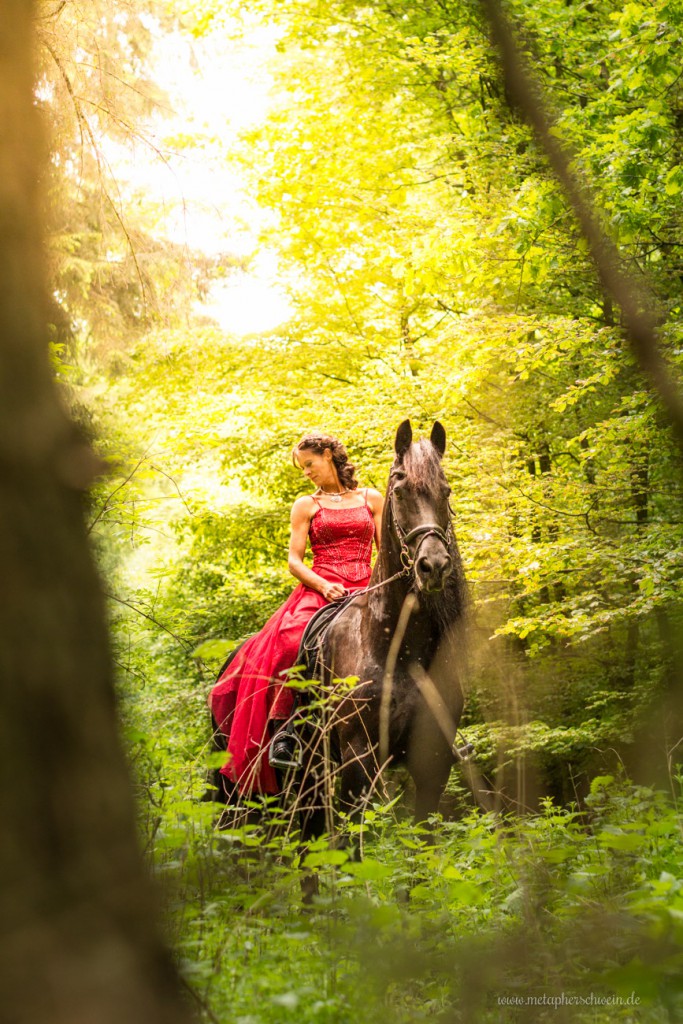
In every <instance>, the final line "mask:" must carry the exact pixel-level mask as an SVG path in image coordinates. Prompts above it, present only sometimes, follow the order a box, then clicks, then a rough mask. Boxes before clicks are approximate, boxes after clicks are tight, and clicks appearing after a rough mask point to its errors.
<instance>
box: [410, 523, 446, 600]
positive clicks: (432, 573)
mask: <svg viewBox="0 0 683 1024" xmlns="http://www.w3.org/2000/svg"><path fill="white" fill-rule="evenodd" d="M452 568H453V563H452V560H451V556H450V555H449V554H448V552H447V551H446V549H445V548H444V546H443V544H442V543H441V542H440V541H439V540H437V539H436V538H434V539H432V538H431V537H428V538H427V540H426V541H425V542H424V543H423V544H422V546H421V548H420V551H419V554H418V557H417V559H416V561H415V579H416V580H417V585H418V586H419V587H420V589H421V590H424V591H426V592H427V593H428V594H429V593H432V592H435V591H439V590H443V587H444V583H445V582H446V579H447V578H448V576H449V575H450V572H451V569H452Z"/></svg>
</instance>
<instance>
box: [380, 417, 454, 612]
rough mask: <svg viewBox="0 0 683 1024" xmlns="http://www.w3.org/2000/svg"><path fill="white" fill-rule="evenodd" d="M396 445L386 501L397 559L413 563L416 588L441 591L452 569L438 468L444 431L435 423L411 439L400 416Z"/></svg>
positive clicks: (448, 522)
mask: <svg viewBox="0 0 683 1024" xmlns="http://www.w3.org/2000/svg"><path fill="white" fill-rule="evenodd" d="M395 449H396V458H395V460H394V464H393V466H392V468H391V474H390V476H389V495H388V503H389V516H390V521H391V523H392V524H393V528H394V530H395V531H396V539H397V541H398V544H399V546H400V549H401V561H402V562H403V564H404V565H412V567H413V570H414V573H415V582H416V585H417V587H418V588H419V589H420V590H424V591H425V592H427V593H432V592H436V591H440V590H442V589H443V586H444V583H445V581H446V578H447V577H448V575H449V573H450V572H451V569H452V567H453V560H452V557H451V545H452V544H453V532H452V529H451V516H450V510H449V507H448V495H449V494H450V488H449V486H448V484H447V482H446V477H445V476H444V472H443V468H442V466H441V457H442V455H443V453H444V451H445V450H446V431H445V430H444V428H443V427H442V426H441V424H440V423H438V422H437V423H435V424H434V426H433V428H432V433H431V437H430V439H429V441H427V440H424V439H423V440H421V441H416V442H413V431H412V428H411V426H410V420H404V421H403V423H402V424H401V425H400V427H399V428H398V430H397V432H396V441H395Z"/></svg>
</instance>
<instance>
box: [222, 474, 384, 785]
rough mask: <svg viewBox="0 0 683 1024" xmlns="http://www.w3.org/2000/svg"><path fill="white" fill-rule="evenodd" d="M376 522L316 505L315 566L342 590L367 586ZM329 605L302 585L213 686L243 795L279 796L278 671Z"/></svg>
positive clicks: (289, 700) (282, 712)
mask: <svg viewBox="0 0 683 1024" xmlns="http://www.w3.org/2000/svg"><path fill="white" fill-rule="evenodd" d="M374 535H375V524H374V520H373V517H372V510H371V509H370V508H369V506H368V504H367V494H366V500H365V504H364V505H356V506H353V507H352V508H325V507H324V506H322V505H320V503H318V509H317V511H316V512H315V513H314V515H313V518H312V519H311V525H310V530H309V537H310V540H311V547H312V549H313V565H312V568H313V570H314V572H316V573H317V574H318V575H319V576H322V577H323V578H324V579H326V580H329V581H330V582H331V583H341V584H342V585H343V586H344V587H346V589H347V590H358V589H359V588H361V587H365V586H367V584H368V582H369V579H370V571H371V566H370V556H371V553H372V541H373V537H374ZM325 604H328V602H327V601H326V600H325V598H324V597H323V596H322V594H320V593H318V591H317V590H312V589H311V588H310V587H307V586H305V585H304V584H303V583H299V585H298V586H297V587H296V588H295V589H294V590H293V591H292V593H291V594H290V595H289V597H288V598H287V600H286V601H285V603H284V604H283V605H281V606H280V608H278V610H277V611H276V612H275V613H274V615H272V616H271V617H270V618H269V619H268V621H267V622H266V624H265V626H264V627H263V629H261V630H260V632H258V633H256V635H255V636H252V637H251V638H250V639H249V640H247V642H246V643H245V644H244V646H243V647H241V648H240V650H239V652H238V653H237V655H236V656H235V658H234V659H233V660H232V661H231V663H230V664H229V665H228V667H227V668H226V669H225V671H224V672H223V674H222V675H221V676H220V677H219V679H218V681H217V683H216V685H215V686H214V688H213V690H212V691H211V695H210V697H209V704H210V706H211V711H212V712H213V716H214V719H215V720H216V723H217V724H218V726H219V727H220V729H221V730H222V732H223V733H224V734H225V735H226V736H227V738H228V760H227V762H226V764H225V765H224V766H223V767H222V768H221V772H222V774H223V775H226V776H227V777H228V778H229V779H230V780H231V781H232V782H236V783H237V785H238V787H239V790H240V792H241V793H245V794H247V795H248V794H252V793H277V792H278V791H279V786H278V783H277V777H276V775H275V771H274V769H273V768H272V767H271V766H270V763H269V761H268V744H269V734H268V722H269V720H270V719H280V720H281V719H286V718H289V716H290V714H291V712H292V708H293V704H294V694H293V692H292V690H291V689H290V688H288V687H287V686H285V685H283V680H282V674H283V673H284V672H286V671H287V670H288V669H290V668H292V666H293V665H295V664H296V658H297V654H298V651H299V643H300V641H301V637H302V636H303V632H304V629H305V628H306V624H307V623H308V621H309V619H310V618H311V616H312V615H313V614H314V613H315V612H316V611H318V609H319V608H322V607H323V605H325Z"/></svg>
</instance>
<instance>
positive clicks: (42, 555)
mask: <svg viewBox="0 0 683 1024" xmlns="http://www.w3.org/2000/svg"><path fill="white" fill-rule="evenodd" d="M33 13H34V12H33V5H32V3H30V2H29V0H0V24H2V26H3V30H2V33H1V34H0V608H2V615H0V769H1V771H0V821H1V822H2V831H1V833H0V929H1V930H2V942H1V943H0V1006H2V1009H3V1019H5V1020H8V1021H12V1022H22V1024H33V1022H34V1021H35V1022H36V1024H38V1022H40V1024H47V1022H49V1024H62V1022H63V1024H67V1022H68V1024H79V1022H81V1021H82V1022H83V1024H93V1022H95V1021H96V1022H97V1024H109V1022H111V1024H121V1022H122V1021H126V1024H137V1022H139V1024H155V1022H161V1021H163V1022H176V1021H177V1022H179V1024H180V1022H181V1021H187V1020H189V1013H188V1012H187V1009H186V1008H185V1006H184V1004H183V1002H182V1000H181V999H180V997H179V983H178V979H177V976H176V974H175V970H174V967H173V964H172V961H171V959H170V956H169V953H168V952H167V950H166V949H165V947H164V944H163V942H162V941H161V939H160V935H159V929H158V927H157V925H156V917H157V914H156V909H155V907H154V897H153V894H152V890H151V885H150V882H149V880H148V878H147V877H146V874H145V870H144V866H143V862H142V858H141V856H140V854H139V852H138V849H137V842H136V827H135V814H134V807H133V802H132V796H131V788H130V785H129V779H128V775H127V769H126V765H125V760H124V757H123V754H122V751H121V747H120V745H119V741H118V738H117V734H116V710H115V706H114V696H113V686H112V670H111V661H110V655H109V650H108V642H107V633H106V628H105V610H104V604H103V600H102V593H101V588H100V585H99V581H98V578H97V575H96V572H95V568H94V565H93V561H92V558H91V555H90V553H89V550H88V546H87V540H86V533H85V527H84V517H83V508H82V505H83V498H82V494H83V490H84V488H85V487H86V486H87V484H88V482H89V480H90V479H91V478H92V475H93V472H94V470H95V466H96V460H95V458H94V456H93V454H92V453H91V451H90V450H89V449H88V448H87V446H86V445H84V444H83V443H82V442H81V441H80V440H79V438H78V434H77V432H76V430H75V429H74V427H73V426H72V425H71V423H70V422H69V420H68V417H67V415H66V413H65V412H64V410H63V408H62V407H61V405H60V402H59V399H58V395H57V392H56V389H55V386H54V384H53V381H52V377H51V372H50V366H49V360H48V346H47V337H46V328H45V315H44V314H45V310H46V308H47V302H46V298H45V293H44V281H43V274H42V258H41V238H40V225H39V217H38V213H37V211H38V210H39V209H40V205H41V200H40V195H39V189H38V187H37V184H36V179H37V169H38V168H39V166H40V163H41V158H42V157H43V156H44V152H43V147H42V141H41V135H40V126H39V123H38V118H37V115H36V111H35V107H34V103H33V88H34V83H33V72H32V49H33V45H34V40H33V34H32V18H33Z"/></svg>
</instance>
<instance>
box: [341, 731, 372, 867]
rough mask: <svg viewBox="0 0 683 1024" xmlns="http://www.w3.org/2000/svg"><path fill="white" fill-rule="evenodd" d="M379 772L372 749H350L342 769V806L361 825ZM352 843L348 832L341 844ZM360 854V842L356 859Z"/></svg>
mask: <svg viewBox="0 0 683 1024" xmlns="http://www.w3.org/2000/svg"><path fill="white" fill-rule="evenodd" d="M378 774H379V771H378V768H377V760H376V758H375V755H374V753H373V751H372V750H370V751H368V750H367V749H365V750H360V749H358V750H353V749H351V750H350V751H349V756H348V757H347V758H346V760H345V762H344V764H343V765H342V769H341V791H340V806H341V810H342V811H344V812H345V813H346V814H347V815H348V818H349V821H351V822H352V824H354V825H360V824H361V822H362V820H363V812H364V811H365V808H366V806H367V803H368V800H369V799H370V797H371V796H372V793H373V791H374V788H375V785H376V783H377V778H378ZM351 843H352V837H351V836H350V835H348V834H347V835H346V836H344V837H343V838H342V840H341V843H340V845H341V846H342V848H344V847H348V846H349V845H351ZM360 855H361V848H360V843H357V844H354V846H353V856H354V859H355V860H360Z"/></svg>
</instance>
